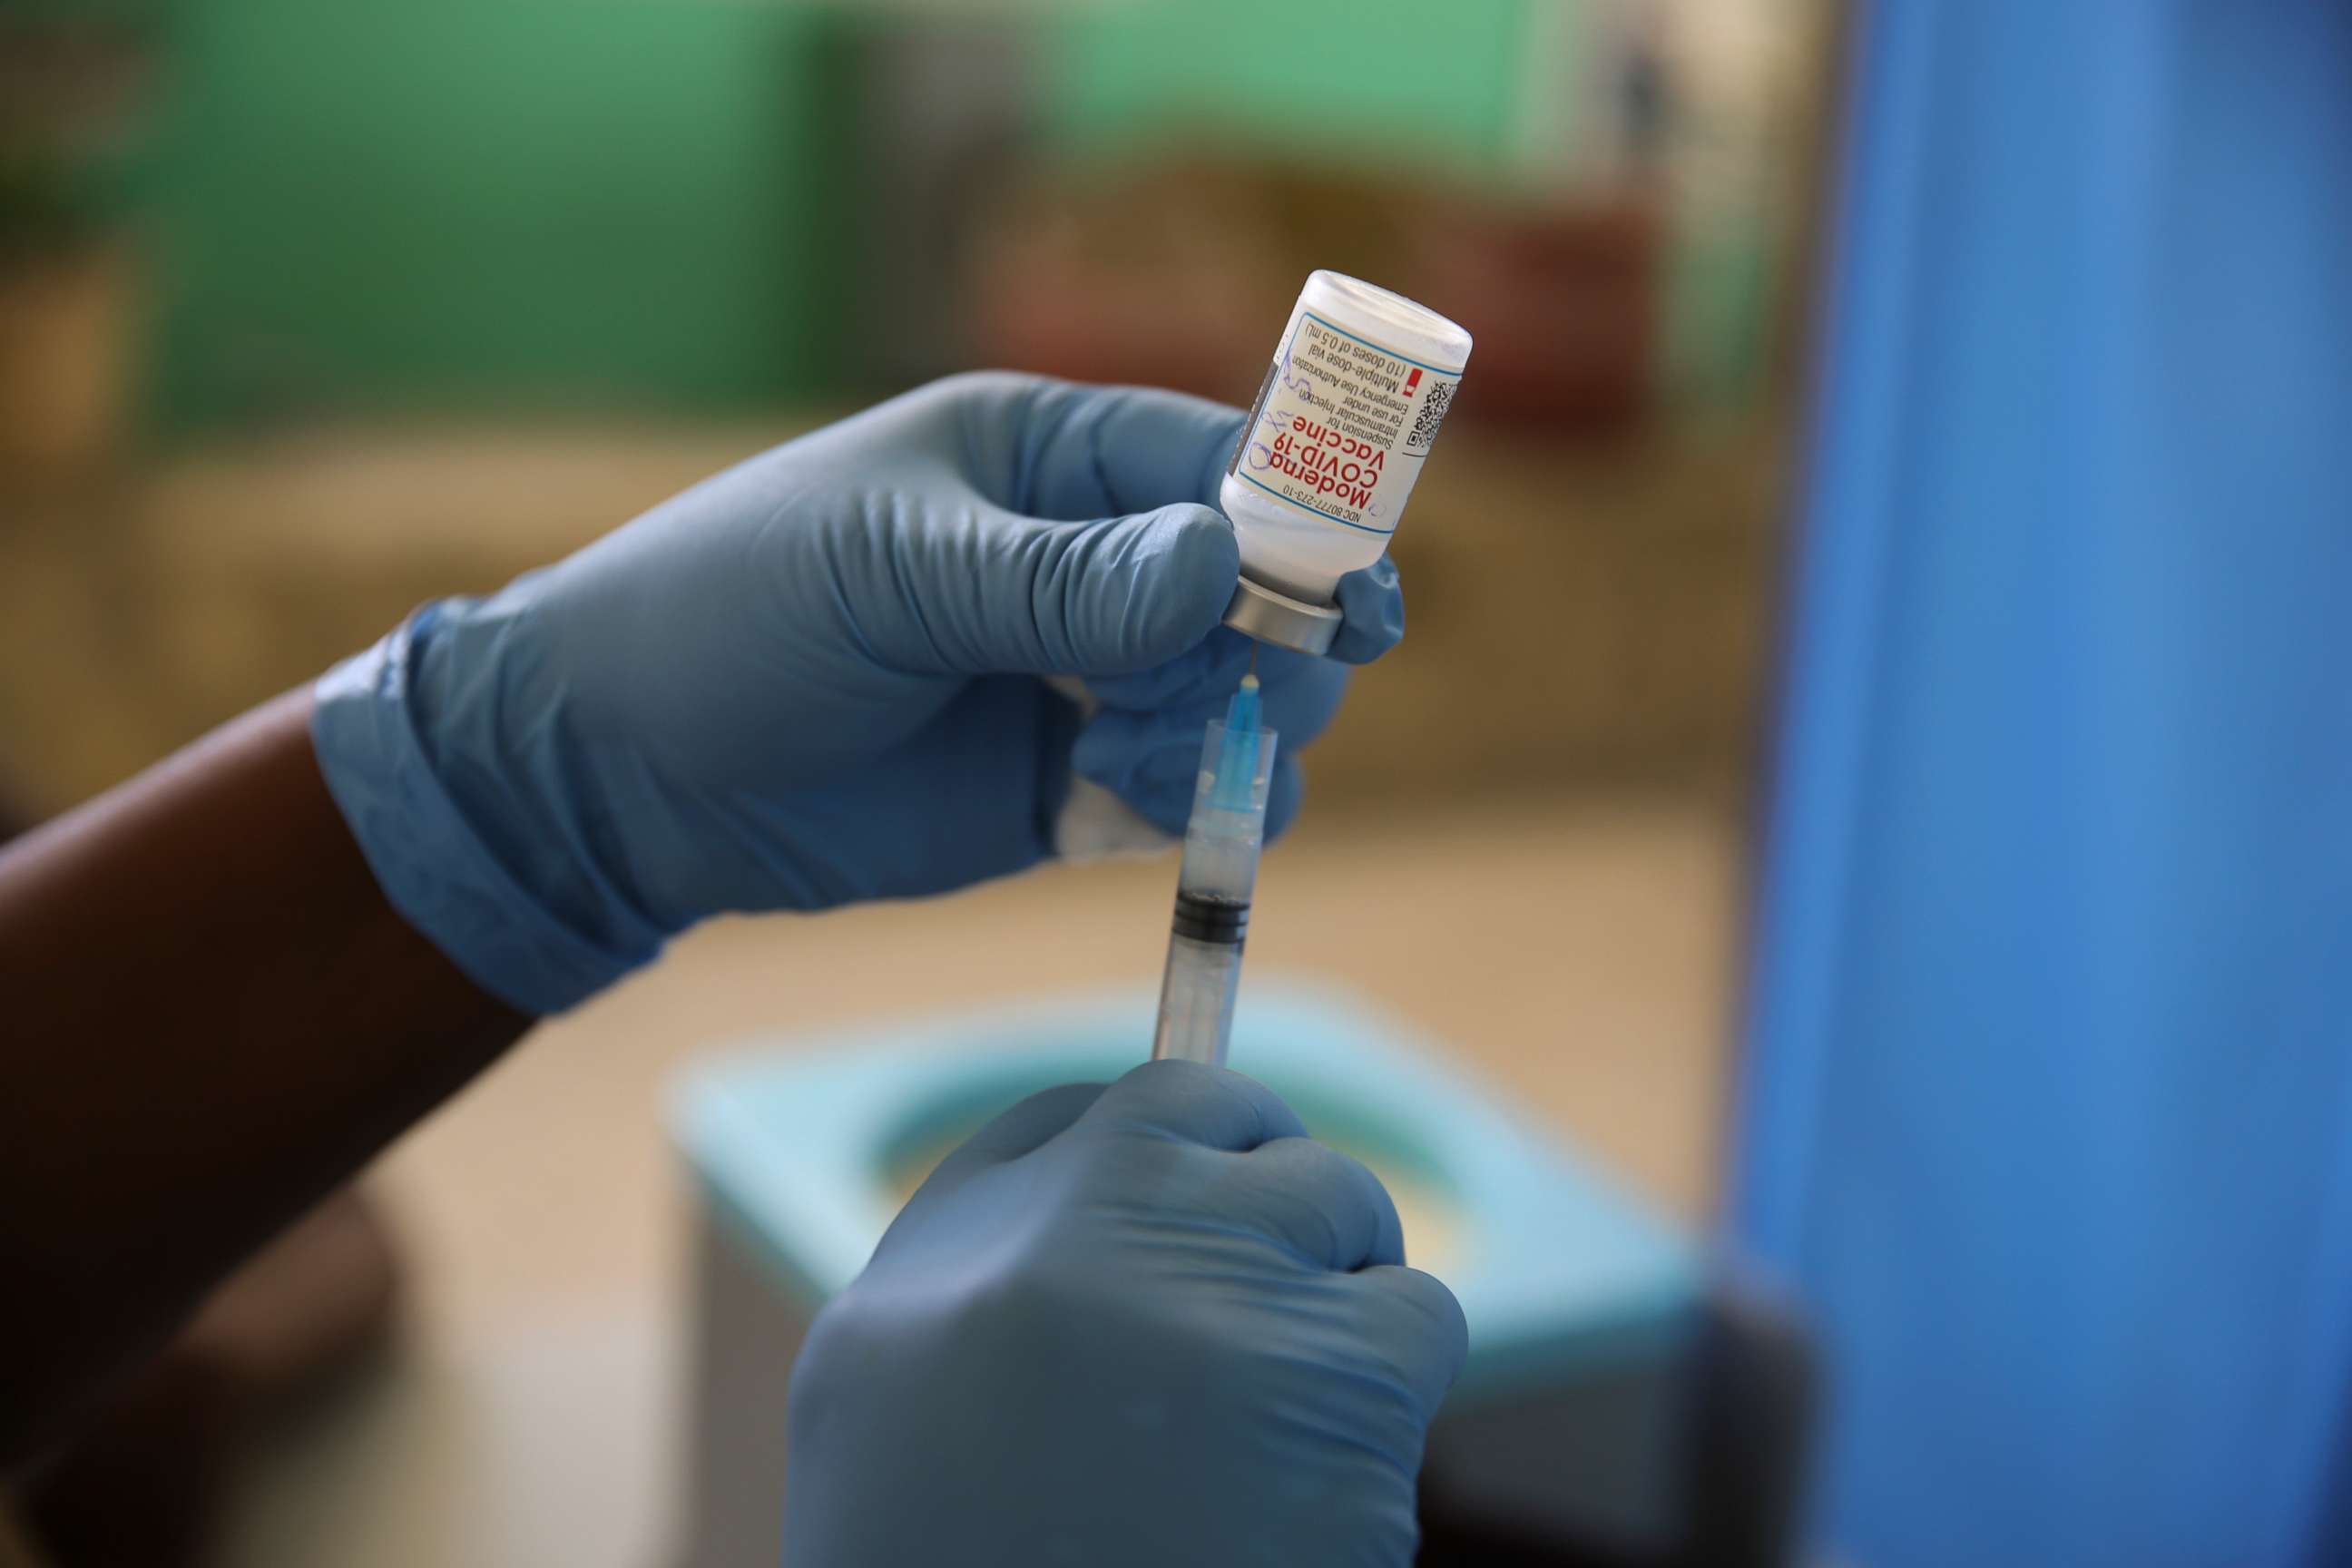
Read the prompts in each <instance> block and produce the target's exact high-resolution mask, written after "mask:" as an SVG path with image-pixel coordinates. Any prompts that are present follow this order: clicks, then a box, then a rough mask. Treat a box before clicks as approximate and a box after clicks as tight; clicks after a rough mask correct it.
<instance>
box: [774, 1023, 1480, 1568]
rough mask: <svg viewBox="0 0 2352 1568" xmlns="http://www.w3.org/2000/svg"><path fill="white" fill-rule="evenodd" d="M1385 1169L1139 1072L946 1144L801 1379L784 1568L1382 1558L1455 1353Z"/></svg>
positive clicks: (1196, 1089)
mask: <svg viewBox="0 0 2352 1568" xmlns="http://www.w3.org/2000/svg"><path fill="white" fill-rule="evenodd" d="M1403 1259H1404V1247H1403V1241H1402V1234H1401V1232H1400V1231H1399V1229H1398V1226H1397V1215H1396V1209H1395V1207H1394V1205H1391V1203H1390V1201H1389V1196H1388V1194H1387V1193H1386V1192H1385V1191H1383V1190H1382V1189H1381V1184H1380V1183H1379V1182H1378V1181H1377V1180H1375V1179H1374V1177H1373V1176H1372V1174H1371V1173H1370V1172H1369V1171H1367V1170H1365V1169H1364V1167H1363V1166H1361V1165H1360V1164H1358V1163H1356V1162H1355V1161H1353V1160H1350V1159H1349V1158H1348V1157H1347V1156H1345V1155H1343V1154H1339V1153H1337V1152H1333V1151H1332V1150H1330V1149H1328V1148H1326V1147H1324V1146H1323V1145H1322V1144H1319V1143H1316V1142H1310V1141H1309V1140H1308V1139H1307V1137H1306V1136H1305V1130H1304V1129H1303V1128H1301V1127H1300V1125H1299V1122H1298V1119H1297V1117H1296V1116H1294V1115H1293V1114H1292V1113H1291V1111H1290V1110H1289V1108H1288V1107H1287V1106H1286V1105H1284V1104H1283V1103H1282V1101H1281V1100H1277V1099H1276V1097H1275V1096H1274V1095H1273V1094H1272V1093H1271V1092H1270V1091H1269V1090H1267V1089H1265V1088H1264V1087H1263V1086H1262V1085H1260V1084H1257V1083H1255V1082H1254V1081H1252V1080H1251V1079H1246V1078H1244V1077H1242V1076H1241V1075H1240V1074H1238V1073H1233V1072H1227V1071H1225V1070H1223V1068H1209V1067H1202V1066H1201V1065H1199V1064H1198V1063H1193V1062H1181V1061H1162V1062H1152V1063H1149V1064H1147V1065H1146V1066H1143V1067H1139V1068H1136V1069H1135V1070H1134V1071H1133V1072H1130V1073H1129V1074H1128V1075H1127V1076H1126V1077H1125V1078H1123V1079H1119V1080H1118V1082H1117V1083H1115V1084H1113V1085H1111V1086H1110V1087H1109V1088H1108V1089H1103V1088H1101V1087H1099V1086H1094V1085H1076V1086H1072V1087H1069V1088H1065V1089H1050V1090H1048V1091H1046V1092H1045V1093H1044V1094H1041V1095H1038V1096H1036V1097H1034V1099H1031V1100H1024V1102H1023V1103H1021V1104H1020V1105H1017V1106H1015V1107H1014V1108H1013V1110H1009V1111H1007V1112H1005V1114H1004V1115H1003V1116H1002V1117H999V1118H998V1119H997V1120H996V1121H993V1122H992V1123H991V1124H990V1125H989V1126H988V1127H986V1128H985V1129H983V1130H982V1131H981V1132H980V1133H979V1134H978V1135H977V1136H976V1137H974V1138H973V1139H972V1140H971V1142H968V1143H966V1144H964V1145H963V1146H962V1147H961V1149H959V1150H957V1151H956V1152H954V1153H952V1154H950V1156H949V1157H948V1158H947V1160H946V1161H945V1162H944V1163H942V1164H941V1165H940V1168H939V1169H938V1170H937V1171H936V1172H934V1173H932V1175H931V1178H930V1179H929V1181H927V1182H925V1183H924V1184H923V1185H922V1187H921V1189H920V1190H919V1191H918V1192H917V1193H916V1194H915V1195H914V1197H913V1198H912V1199H911V1200H909V1201H908V1205H907V1207H906V1209H905V1211H904V1212H902V1213H901V1214H900V1215H899V1216H898V1221H897V1223H895V1224H893V1225H892V1226H890V1229H889V1231H888V1232H887V1234H886V1235H885V1236H884V1237H883V1238H882V1243H881V1245H880V1246H879V1247H877V1248H876V1249H875V1253H874V1258H873V1261H872V1262H871V1263H869V1264H868V1265H867V1266H866V1272H865V1273H863V1274H862V1275H860V1276H859V1277H858V1278H857V1279H856V1282H855V1283H853V1284H852V1285H851V1286H850V1287H849V1289H847V1290H845V1291H844V1292H843V1293H842V1294H841V1295H840V1296H838V1297H836V1298H835V1300H833V1301H832V1302H831V1303H830V1304H829V1305H827V1306H826V1308H825V1309H824V1311H823V1312H822V1313H820V1314H819V1315H818V1317H817V1320H816V1322H815V1323H814V1325H813V1326H812V1327H811V1329H810V1331H809V1336H808V1339H807V1342H805V1343H804V1344H803V1347H802V1350H801V1355H800V1360H799V1362H798V1363H797V1364H796V1365H795V1366H794V1367H793V1388H792V1412H791V1415H792V1430H791V1443H790V1452H791V1458H790V1459H789V1461H788V1468H789V1474H788V1476H787V1479H786V1482H785V1503H784V1539H785V1552H784V1557H785V1562H786V1563H787V1564H788V1565H794V1564H808V1565H811V1568H814V1565H818V1564H832V1563H863V1564H868V1565H870V1568H899V1565H906V1568H913V1565H915V1564H925V1563H946V1562H954V1563H1007V1564H1013V1563H1018V1564H1024V1565H1026V1564H1031V1563H1038V1564H1047V1563H1084V1564H1089V1565H1091V1564H1097V1563H1120V1564H1129V1565H1134V1568H1150V1565H1152V1564H1159V1563H1167V1564H1183V1565H1185V1568H1192V1565H1194V1564H1199V1563H1281V1564H1294V1563H1316V1564H1318V1565H1319V1564H1349V1563H1362V1564H1375V1563H1378V1564H1391V1565H1400V1568H1401V1565H1402V1564H1404V1563H1410V1562H1411V1561H1412V1555H1413V1550H1414V1547H1415V1544H1416V1543H1417V1542H1418V1540H1419V1537H1420V1527H1419V1523H1418V1521H1417V1520H1416V1517H1415V1514H1414V1504H1413V1491H1414V1483H1415V1479H1416V1478H1417V1476H1418V1475H1419V1473H1420V1469H1421V1455H1422V1442H1423V1437H1424V1436H1425V1435H1426V1433H1427V1430H1428V1426H1429V1422H1430V1418H1431V1417H1432V1416H1433V1415H1434V1414H1435V1413H1436V1410H1437V1405H1438V1402H1439V1401H1440V1400H1441V1399H1442V1398H1444V1394H1445V1391H1446V1389H1447V1388H1448V1387H1449V1386H1451V1384H1453V1382H1454V1377H1455V1376H1456V1374H1457V1373H1459V1372H1460V1371H1461V1368H1462V1362H1463V1357H1464V1355H1465V1353H1466V1351H1467V1346H1468V1338H1467V1331H1466V1329H1465V1326H1464V1323H1463V1319H1462V1310H1461V1308H1460V1307H1459V1306H1458V1305H1457V1304H1456V1303H1455V1301H1454V1296H1453V1293H1452V1292H1450V1291H1449V1290H1447V1289H1445V1287H1444V1285H1441V1284H1440V1283H1438V1282H1437V1281H1436V1280H1435V1279H1432V1278H1431V1277H1430V1276H1428V1275H1426V1274H1423V1273H1421V1272H1420V1271H1419V1270H1417V1269H1412V1268H1403V1267H1402V1263H1403Z"/></svg>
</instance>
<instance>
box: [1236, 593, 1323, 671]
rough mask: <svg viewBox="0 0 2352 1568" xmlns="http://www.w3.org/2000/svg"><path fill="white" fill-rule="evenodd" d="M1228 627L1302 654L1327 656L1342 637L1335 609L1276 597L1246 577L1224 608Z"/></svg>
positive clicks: (1279, 596)
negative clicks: (1336, 638) (1333, 643)
mask: <svg viewBox="0 0 2352 1568" xmlns="http://www.w3.org/2000/svg"><path fill="white" fill-rule="evenodd" d="M1225 625H1227V626H1231V627H1233V628H1234V630H1235V631H1237V632H1240V633H1242V634H1244V636H1247V637H1255V638H1257V640H1258V641H1260V642H1270V643H1273V644H1275V645H1276V647H1292V648H1297V650H1298V651H1299V652H1300V653H1316V654H1319V653H1328V652H1329V651H1330V648H1331V641H1332V639H1333V638H1334V637H1338V636H1339V607H1338V606H1337V605H1310V604H1308V603H1307V601H1305V600H1304V599H1294V598H1292V597H1291V596H1290V595H1287V594H1280V593H1276V591H1275V590H1274V589H1272V588H1269V587H1266V586H1265V584H1261V583H1253V582H1251V581H1250V580H1249V579H1248V578H1246V577H1244V578H1243V579H1242V580H1241V582H1240V583H1239V584H1236V585H1235V586H1234V596H1233V599H1232V601H1231V602H1230V603H1229V604H1227V605H1225Z"/></svg>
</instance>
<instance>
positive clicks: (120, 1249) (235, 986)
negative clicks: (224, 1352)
mask: <svg viewBox="0 0 2352 1568" xmlns="http://www.w3.org/2000/svg"><path fill="white" fill-rule="evenodd" d="M309 711H310V700H309V696H308V694H307V693H296V694H293V695H290V696H289V697H286V698H283V699H280V700H278V701H276V702H273V703H270V704H269V705H268V706H266V707H264V708H261V709H259V710H256V711H255V712H253V713H251V714H248V715H247V716H246V717H245V718H244V719H242V720H239V721H237V722H236V723H234V724H232V725H229V726H228V727H226V729H224V730H222V731H219V732H217V733H215V735H212V736H210V737H208V738H206V739H205V741H202V742H198V743H197V744H196V745H194V746H193V747H191V748H189V749H188V750H187V751H186V752H182V753H181V754H179V755H178V756H175V757H173V758H172V759H171V760H170V761H168V762H166V763H163V764H161V765H159V766H158V767H156V768H154V769H152V770H151V771H150V772H148V773H145V774H142V776H141V777H139V778H137V779H135V780H133V781H131V783H130V784H125V785H123V786H122V787H121V788H120V789H118V790H115V791H114V792H112V793H111V794H110V795H106V796H104V797H102V798H100V800H98V801H95V802H93V803H91V804H90V805H87V806H85V807H83V808H82V809H81V810H79V811H78V812H75V813H74V814H72V815H71V816H68V817H65V818H64V819H62V820H60V821H58V822H57V823H55V824H52V825H51V826H48V827H47V828H45V829H43V830H41V831H40V832H38V833H36V834H34V835H33V836H31V837H28V838H26V839H25V840H22V841H21V842H19V843H17V844H16V845H14V846H12V847H9V848H8V849H7V850H6V851H5V852H0V997H5V1005H0V1040H5V1045H0V1464H5V1462H7V1461H8V1460H10V1459H13V1458H19V1457H21V1456H22V1453H23V1450H24V1448H25V1447H26V1445H27V1444H29V1443H31V1442H35V1441H37V1440H39V1438H40V1436H42V1434H43V1432H44V1431H45V1430H46V1429H47V1427H48V1426H49V1425H50V1424H51V1423H52V1422H54V1421H55V1420H56V1419H57V1418H58V1416H60V1415H63V1414H64V1413H65V1412H66V1411H67V1410H68V1409H69V1408H70V1407H71V1406H72V1405H75V1404H76V1403H77V1402H79V1400H80V1399H82V1398H84V1397H86V1396H87V1395H88V1394H89V1393H90V1392H91V1391H92V1390H93V1389H94V1388H95V1387H96V1386H98V1385H99V1384H100V1383H101V1382H102V1380H103V1379H104V1377H105V1376H106V1374H107V1373H109V1372H110V1371H111V1370H113V1369H115V1368H116V1367H119V1366H120V1365H121V1364H122V1363H124V1362H125V1361H126V1360H128V1359H130V1358H131V1357H132V1356H134V1355H135V1354H136V1353H137V1352H140V1351H141V1350H142V1348H144V1347H146V1346H148V1345H150V1344H152V1343H153V1342H155V1341H156V1340H157V1339H159V1338H160V1337H161V1336H162V1335H163V1333H164V1332H166V1331H168V1330H169V1329H170V1328H171V1327H172V1326H173V1324H175V1323H176V1322H177V1321H179V1320H180V1319H181V1317H182V1316H183V1315H184V1313H185V1312H186V1311H187V1310H189V1309H190V1308H191V1307H192V1306H193V1305H194V1302H195V1301H196V1300H197V1299H198V1297H199V1296H200V1295H201V1294H202V1292H203V1291H204V1290H205V1288H206V1287H208V1286H209V1285H211V1284H212V1283H213V1282H215V1280H217V1279H219V1278H220V1277H221V1276H222V1275H223V1274H224V1273H225V1272H226V1271H227V1270H228V1269H229V1268H231V1267H232V1266H234V1265H235V1264H236V1261H237V1260H238V1259H240V1258H243V1257H244V1256H245V1255H247V1253H248V1252H250V1251H251V1250H252V1249H253V1248H254V1247H257V1246H258V1245H259V1244H260V1243H261V1242H263V1241H264V1240H266V1239H267V1238H268V1237H269V1236H270V1235H272V1234H273V1233H274V1232H275V1231H276V1230H277V1229H278V1227H279V1226H282V1225H284V1224H285V1223H286V1222H287V1221H289V1219H291V1218H293V1217H294V1216H295V1215H298V1214H299V1213H300V1212H301V1211H302V1210H303V1209H304V1208H306V1207H307V1206H308V1205H310V1204H311V1203H313V1202H315V1201H316V1200H317V1199H318V1198H319V1197H320V1195H322V1194H324V1193H326V1192H327V1191H328V1190H329V1189H330V1188H331V1187H332V1186H333V1185H334V1184H337V1183H338V1182H339V1181H341V1179H342V1178H344V1177H346V1176H348V1175H350V1174H351V1173H352V1172H353V1171H354V1170H356V1169H357V1168H358V1167H359V1166H360V1165H361V1164H362V1163H364V1162H365V1161H366V1160H367V1159H368V1158H369V1157H370V1156H371V1155H373V1153H375V1152H377V1151H378V1150H380V1149H381V1148H383V1145H384V1144H385V1143H387V1142H390V1141H391V1140H392V1139H393V1138H394V1136H396V1135H397V1134H398V1133H399V1132H400V1131H402V1130H403V1129H404V1128H405V1127H407V1126H409V1125H410V1124H411V1123H413V1122H415V1121H416V1120H417V1119H418V1118H419V1117H421V1116H423V1115H424V1114H425V1112H426V1111H427V1110H431V1109H432V1108H433V1107H434V1106H435V1105H436V1104H437V1103H439V1102H440V1101H441V1100H444V1099H445V1098H446V1097H447V1096H448V1095H449V1094H450V1093H451V1092H453V1091H454V1090H456V1089H457V1088H458V1087H459V1086H461V1085H462V1084H464V1083H465V1082H466V1080H467V1079H468V1078H470V1077H471V1076H472V1075H473V1074H474V1073H476V1072H477V1071H478V1070H479V1069H480V1068H482V1067H483V1066H485V1065H486V1064H488V1062H489V1061H491V1060H492V1059H493V1058H496V1057H497V1056H498V1054H499V1052H500V1051H501V1050H502V1049H504V1048H505V1047H506V1046H507V1045H509V1043H511V1042H512V1041H513V1040H514V1039H515V1038H516V1037H519V1036H520V1034H521V1033H522V1032H523V1030H524V1029H525V1028H526V1027H528V1026H529V1023H530V1020H529V1019H527V1018H526V1017H524V1016H521V1015H520V1014H517V1013H515V1012H513V1011H512V1010H511V1009H509V1008H508V1007H507V1006H506V1005H503V1004H501V1003H499V1002H498V1001H496V1000H495V999H493V998H491V997H490V996H488V994H485V993H484V992H482V991H481V990H480V989H479V988H478V987H477V986H475V985H474V984H472V983H471V982H470V981H468V980H467V978H466V977H465V976H464V975H463V974H462V973H459V972H458V971H457V968H456V967H455V966H454V965H452V964H451V963H449V962H448V960H447V959H446V958H445V957H444V956H442V954H441V953H440V952H438V951H437V950H436V949H435V948H434V947H433V946H432V945H431V944H430V943H428V942H425V939H424V938H423V937H421V936H419V935H418V934H416V932H415V931H413V930H411V929H410V928H409V927H408V926H407V925H406V924H405V923H404V921H402V920H401V919H400V917H399V916H398V915H397V914H396V913H395V912H394V910H393V909H392V908H391V906H390V905H389V904H387V903H386V902H385V900H384V899H383V895H382V893H381V892H380V891H378V889H377V888H376V885H375V882H374V880H373V878H372V877H371V876H370V875H369V872H368V868H367V865H366V863H365V861H364V860H363V859H362V858H361V855H360V852H359V849H358V847H356V846H355V845H354V844H353V842H352V838H351V836H350V834H349V833H348V831H347V830H346V829H345V827H344V826H343V822H342V819H341V816H339V815H338V813H337V812H336V809H335V805H334V803H333V801H332V800H331V797H330V796H329V795H328V793H327V790H326V786H325V784H324V783H323V782H322V781H321V780H320V775H319V770H318V766H317V763H316V761H315V760H314V758H313V756H312V753H311V748H310V732H309V727H308V716H309Z"/></svg>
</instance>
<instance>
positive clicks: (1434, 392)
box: [1404, 381, 1461, 452]
mask: <svg viewBox="0 0 2352 1568" xmlns="http://www.w3.org/2000/svg"><path fill="white" fill-rule="evenodd" d="M1459 385H1461V383H1460V382H1458V381H1433V382H1431V383H1430V384H1429V395H1428V396H1427V397H1425V398H1423V400H1422V404H1421V413H1420V414H1419V415H1417V416H1414V419H1413V422H1412V430H1411V431H1409V432H1408V433H1407V434H1406V436H1405V438H1404V446H1405V450H1406V451H1408V452H1425V451H1427V450H1428V449H1429V444H1430V443H1431V442H1432V441H1434V440H1436V439H1437V426H1438V425H1439V423H1440V422H1442V421H1443V420H1444V417H1445V405H1447V404H1449V403H1452V402H1453V401H1454V388H1455V387H1457V386H1459Z"/></svg>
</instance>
